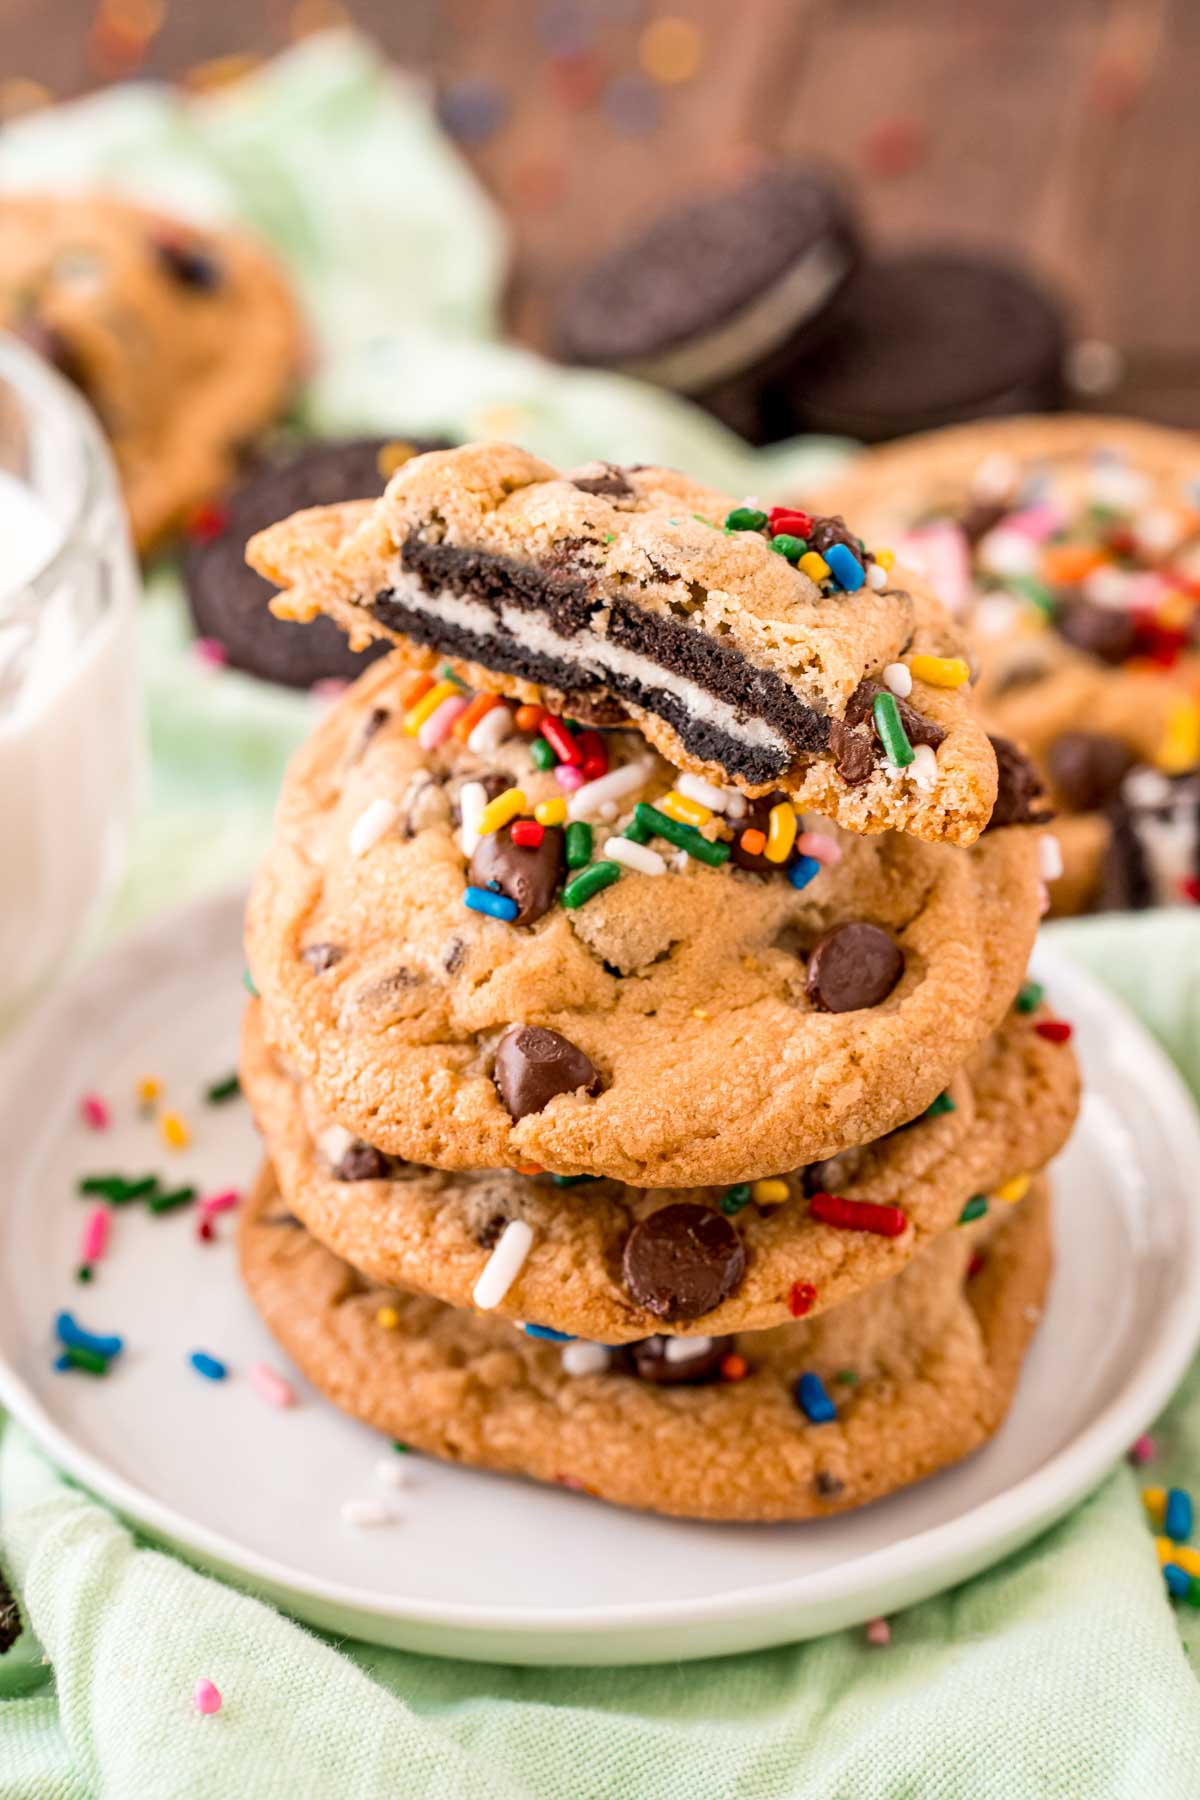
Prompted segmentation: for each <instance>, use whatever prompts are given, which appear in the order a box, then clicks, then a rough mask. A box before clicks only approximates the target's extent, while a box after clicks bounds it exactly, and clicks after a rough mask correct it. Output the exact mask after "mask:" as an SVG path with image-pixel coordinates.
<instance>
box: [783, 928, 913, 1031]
mask: <svg viewBox="0 0 1200 1800" xmlns="http://www.w3.org/2000/svg"><path fill="white" fill-rule="evenodd" d="M903 973H904V952H903V951H902V950H901V949H900V947H899V946H898V945H897V944H895V943H893V941H892V939H891V938H890V937H889V936H888V934H887V932H886V931H882V930H881V929H880V928H879V926H878V925H868V924H867V922H866V920H864V919H855V920H852V921H851V923H850V924H848V925H835V926H834V928H833V930H832V931H827V932H826V933H825V935H824V937H821V938H818V939H817V942H816V943H815V944H814V945H813V951H812V955H811V956H810V957H809V959H808V976H807V979H806V981H805V984H804V985H805V987H806V989H807V991H808V997H809V999H810V1000H811V1001H812V1003H813V1005H814V1006H816V1007H818V1008H819V1009H820V1011H821V1012H833V1013H843V1012H858V1011H860V1010H861V1009H862V1008H863V1007H867V1006H878V1005H879V1003H880V1001H881V1000H886V999H887V997H888V995H889V994H890V993H891V991H892V989H893V988H894V987H895V985H896V983H897V982H898V981H899V979H900V977H901V975H902V974H903Z"/></svg>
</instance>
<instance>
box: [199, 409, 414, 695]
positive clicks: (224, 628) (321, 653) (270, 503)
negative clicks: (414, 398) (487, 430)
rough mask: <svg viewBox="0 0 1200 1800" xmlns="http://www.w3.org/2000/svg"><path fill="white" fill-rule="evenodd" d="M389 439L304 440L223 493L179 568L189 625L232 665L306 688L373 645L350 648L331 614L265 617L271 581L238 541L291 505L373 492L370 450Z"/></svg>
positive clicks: (369, 656) (374, 650)
mask: <svg viewBox="0 0 1200 1800" xmlns="http://www.w3.org/2000/svg"><path fill="white" fill-rule="evenodd" d="M396 441H397V440H395V439H387V438H353V439H336V440H331V441H328V442H325V443H316V444H305V445H302V446H299V447H293V448H292V449H291V450H289V451H288V452H287V454H286V455H284V456H282V457H280V458H275V459H272V460H271V461H268V462H263V463H260V464H258V465H257V467H256V468H254V469H253V470H252V471H251V473H250V474H249V475H248V476H247V478H246V479H245V481H243V482H242V483H241V484H240V485H239V486H238V487H237V488H235V489H234V491H233V492H232V493H231V494H230V495H229V496H228V497H227V499H226V501H225V502H224V507H223V514H222V516H221V519H220V527H219V529H218V530H217V531H216V532H215V533H214V534H213V535H212V536H209V537H206V538H205V539H204V540H203V541H197V542H193V544H192V545H191V547H190V548H189V550H188V551H187V553H186V555H185V557H184V565H183V572H184V581H185V584H186V588H187V597H188V604H189V606H190V607H191V612H192V619H193V621H194V623H195V626H196V632H197V635H198V636H200V637H204V638H215V639H216V640H217V642H218V643H220V644H223V645H224V647H225V650H226V652H227V655H228V658H229V661H230V663H231V665H232V666H233V667H234V668H235V669H244V670H245V671H246V673H247V674H250V675H258V676H260V677H261V678H262V679H263V680H264V681H275V682H279V683H281V684H282V685H283V686H285V687H311V685H312V683H313V682H314V681H321V680H325V679H328V678H329V677H331V676H334V677H339V678H342V679H345V680H348V681H351V680H353V679H354V677H355V676H356V675H359V674H361V672H362V670H363V669H365V668H366V666H367V664H368V663H371V662H374V660H375V659H376V657H377V656H379V655H381V654H382V651H381V648H380V647H379V646H376V645H372V647H371V648H370V649H369V650H364V651H360V652H357V653H356V652H354V651H352V650H351V649H350V646H349V644H348V643H347V641H346V637H345V634H344V633H343V632H341V631H340V630H339V629H338V627H337V626H336V625H335V624H334V623H333V621H332V620H331V619H326V618H324V617H321V618H317V619H314V620H313V621H312V623H311V624H307V625H298V624H295V623H293V622H292V621H290V620H287V619H277V618H275V617H274V616H273V614H272V613H271V612H270V611H269V609H268V608H269V602H270V600H271V597H272V594H273V593H274V591H275V590H274V589H273V588H272V586H271V584H270V582H269V581H264V580H263V578H262V576H261V575H258V574H256V573H255V571H254V570H253V569H252V568H250V567H249V565H248V564H247V562H246V543H247V541H248V539H250V538H251V537H253V536H254V533H255V532H256V531H262V530H263V529H264V528H265V527H266V526H268V525H272V524H274V522H275V521H276V519H282V518H285V517H286V516H287V515H288V514H289V513H290V512H294V511H295V510H296V508H297V507H305V506H331V505H335V504H336V503H337V502H338V501H342V500H373V499H376V498H377V497H378V496H379V495H380V494H382V492H383V490H384V488H385V487H386V485H387V478H386V476H385V475H384V474H383V473H382V472H381V467H380V458H381V456H382V455H383V453H384V452H385V451H387V450H389V449H390V448H391V447H392V446H393V445H394V444H395V442H396ZM403 442H404V443H405V444H406V445H409V444H410V445H411V446H412V449H413V451H414V453H415V452H420V451H424V450H437V449H445V448H446V444H445V441H444V440H433V439H423V440H419V441H418V440H416V439H412V438H406V439H404V440H403Z"/></svg>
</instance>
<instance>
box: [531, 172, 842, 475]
mask: <svg viewBox="0 0 1200 1800" xmlns="http://www.w3.org/2000/svg"><path fill="white" fill-rule="evenodd" d="M858 256H859V248H858V233H857V227H856V224H855V221H854V217H853V214H852V213H851V211H850V209H849V207H848V205H847V202H846V200H845V199H844V197H843V196H842V194H841V193H840V192H839V191H838V189H837V188H836V187H834V186H833V185H832V184H831V182H830V181H829V179H828V178H827V177H826V176H825V175H824V174H823V173H822V172H820V171H818V170H815V169H813V168H808V167H803V166H792V167H776V168H771V169H766V170H759V171H758V172H756V173H755V174H754V175H752V176H750V177H749V178H748V179H746V180H744V181H741V182H739V183H738V184H737V185H736V186H733V187H727V188H724V189H722V191H721V192H719V193H716V194H709V195H707V196H705V198H703V199H698V200H694V201H692V202H691V203H690V204H687V205H683V206H676V207H674V208H672V210H671V211H669V212H667V213H664V214H662V215H660V216H659V217H658V218H656V219H654V220H652V221H651V223H650V224H649V225H647V226H646V227H645V228H644V229H643V230H642V231H641V232H640V233H639V234H638V235H637V236H636V237H634V238H632V239H630V240H628V241H627V242H625V243H623V244H621V245H619V246H618V247H617V248H616V249H615V250H613V251H611V252H610V253H609V254H608V255H607V256H605V257H603V258H602V259H601V260H600V261H599V262H598V263H596V264H595V265H594V267H592V268H591V269H590V270H589V271H588V272H587V273H586V274H585V275H584V276H583V277H582V279H581V280H580V281H579V282H578V283H577V285H576V286H575V287H574V289H573V290H572V291H571V292H570V293H569V294H568V295H567V297H566V299H565V301H564V302H563V304H562V306H561V308H560V311H559V315H558V319H557V326H556V335H557V339H558V343H559V347H560V349H561V351H562V354H563V356H564V357H565V358H566V360H567V361H568V362H574V363H586V364H590V365H593V366H596V367H600V368H607V369H615V370H617V371H619V372H620V373H622V374H626V375H634V376H637V377H639V378H640V379H642V380H645V381H653V382H655V383H657V384H658V385H659V386H660V387H666V388H671V389H673V390H674V391H675V392H676V393H681V394H687V395H689V396H690V398H691V399H693V400H696V401H698V402H699V403H700V404H701V405H702V406H705V407H707V408H708V410H709V411H710V412H713V413H715V414H716V415H717V417H718V418H720V419H723V420H724V421H725V423H726V424H727V425H730V426H732V428H733V429H734V430H735V431H739V432H741V434H742V435H743V436H744V437H747V438H750V439H751V440H752V441H754V442H761V441H762V439H763V438H764V437H765V436H766V435H767V431H766V424H765V420H764V416H763V407H762V402H763V397H764V392H765V389H766V388H767V386H768V385H769V384H770V383H771V382H772V381H774V380H776V379H777V378H778V377H779V376H780V374H781V373H782V372H783V371H785V370H786V369H788V368H789V367H790V366H791V364H792V362H793V361H794V359H795V358H796V357H797V356H798V355H800V354H802V353H804V352H806V351H807V350H808V349H809V348H811V346H812V345H813V344H815V343H816V342H818V341H819V340H820V338H821V336H822V334H823V330H824V326H825V322H826V318H827V316H828V314H829V312H830V307H831V303H832V302H833V301H834V299H835V298H836V296H837V295H838V294H839V293H840V292H841V290H842V288H843V287H844V286H845V284H846V282H847V280H848V279H849V277H850V275H851V272H852V271H853V269H854V267H855V265H856V264H857V262H858Z"/></svg>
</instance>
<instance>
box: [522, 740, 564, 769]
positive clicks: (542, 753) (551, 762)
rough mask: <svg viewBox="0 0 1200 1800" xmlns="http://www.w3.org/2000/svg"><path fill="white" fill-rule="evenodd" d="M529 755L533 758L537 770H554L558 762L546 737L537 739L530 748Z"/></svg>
mask: <svg viewBox="0 0 1200 1800" xmlns="http://www.w3.org/2000/svg"><path fill="white" fill-rule="evenodd" d="M529 754H530V756H531V757H532V758H533V766H534V768H535V769H553V768H554V767H555V765H556V764H557V762H558V758H557V756H555V754H554V752H553V750H552V749H551V748H550V746H549V744H548V743H547V742H546V740H545V738H544V737H535V738H534V740H533V742H532V744H530V746H529Z"/></svg>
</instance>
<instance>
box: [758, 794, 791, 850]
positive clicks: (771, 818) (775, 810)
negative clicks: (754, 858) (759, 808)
mask: <svg viewBox="0 0 1200 1800" xmlns="http://www.w3.org/2000/svg"><path fill="white" fill-rule="evenodd" d="M795 841H796V809H795V807H794V806H789V805H788V803H787V801H786V800H780V801H779V802H778V804H777V805H775V806H773V807H772V808H771V810H770V812H769V813H768V815H767V847H766V849H765V850H764V851H763V855H764V856H765V857H766V859H767V861H768V862H775V863H781V862H786V861H787V859H788V857H789V856H790V855H791V854H792V845H793V844H794V843H795Z"/></svg>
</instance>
